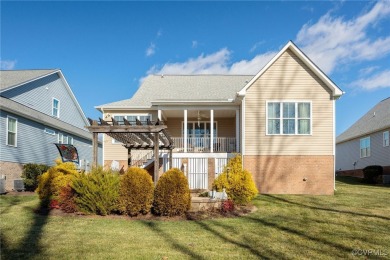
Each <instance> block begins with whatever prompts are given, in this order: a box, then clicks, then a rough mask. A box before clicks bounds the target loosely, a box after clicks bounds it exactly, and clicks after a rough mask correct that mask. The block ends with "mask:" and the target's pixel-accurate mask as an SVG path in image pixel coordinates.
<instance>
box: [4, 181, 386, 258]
mask: <svg viewBox="0 0 390 260" xmlns="http://www.w3.org/2000/svg"><path fill="white" fill-rule="evenodd" d="M389 199H390V188H389V187H379V186H370V185H363V184H360V183H357V182H354V181H353V179H352V178H346V177H344V178H340V179H339V180H338V181H337V192H336V194H335V196H293V195H259V196H258V197H257V198H256V199H255V200H254V204H255V205H256V206H257V207H258V210H257V211H256V212H254V213H252V214H250V215H247V216H244V217H240V218H230V219H213V220H207V221H135V220H127V219H108V218H103V217H73V216H41V215H36V214H35V213H33V209H34V208H36V207H37V205H38V203H39V201H38V198H37V197H36V196H1V198H0V206H1V259H162V258H165V259H166V258H167V259H185V258H195V259H220V258H232V259H233V258H234V259H237V258H239V259H247V258H252V259H253V258H263V259H319V258H321V259H340V258H343V259H344V258H347V259H348V258H349V259H353V258H357V257H360V258H362V259H363V258H367V257H368V258H383V259H388V258H390V235H389V234H390V214H389V213H390V204H389ZM353 250H361V251H357V252H358V253H360V254H361V256H354V255H353V254H352V251H353ZM362 250H373V251H372V252H371V255H369V256H367V255H366V256H364V255H363V254H364V253H365V251H362ZM377 253H380V254H381V255H380V256H378V255H375V254H377ZM385 254H387V255H385Z"/></svg>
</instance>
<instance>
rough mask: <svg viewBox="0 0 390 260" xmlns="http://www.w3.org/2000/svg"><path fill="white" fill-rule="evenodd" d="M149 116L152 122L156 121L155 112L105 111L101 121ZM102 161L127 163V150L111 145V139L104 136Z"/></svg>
mask: <svg viewBox="0 0 390 260" xmlns="http://www.w3.org/2000/svg"><path fill="white" fill-rule="evenodd" d="M143 114H151V115H152V120H156V118H157V111H150V110H110V111H107V110H105V113H104V114H103V119H105V120H111V117H112V116H118V115H143ZM103 143H104V146H103V147H104V160H105V161H109V160H116V161H122V160H123V161H124V160H125V161H127V157H128V156H127V149H126V148H124V147H123V146H122V145H121V144H113V143H112V138H111V137H109V136H108V135H104V142H103Z"/></svg>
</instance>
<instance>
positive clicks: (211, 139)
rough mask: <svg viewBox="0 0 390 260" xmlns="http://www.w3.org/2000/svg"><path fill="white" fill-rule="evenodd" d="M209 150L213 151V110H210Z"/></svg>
mask: <svg viewBox="0 0 390 260" xmlns="http://www.w3.org/2000/svg"><path fill="white" fill-rule="evenodd" d="M210 152H212V153H213V152H214V110H213V109H211V110H210Z"/></svg>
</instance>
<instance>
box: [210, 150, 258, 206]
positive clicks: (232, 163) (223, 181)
mask: <svg viewBox="0 0 390 260" xmlns="http://www.w3.org/2000/svg"><path fill="white" fill-rule="evenodd" d="M213 189H215V190H217V191H222V190H223V189H225V191H226V193H227V195H228V197H229V198H230V199H232V200H233V201H234V202H235V203H237V204H247V203H248V202H250V201H251V200H252V199H253V198H254V197H255V196H256V195H257V193H258V190H257V188H256V185H255V183H254V181H253V179H252V174H251V173H250V172H249V171H247V170H245V169H242V160H241V155H239V154H238V155H236V156H235V157H234V158H232V159H230V160H229V161H228V163H227V165H226V166H225V168H224V170H223V173H221V174H220V175H219V176H218V178H217V179H215V180H214V183H213Z"/></svg>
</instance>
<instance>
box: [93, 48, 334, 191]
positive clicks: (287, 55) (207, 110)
mask: <svg viewBox="0 0 390 260" xmlns="http://www.w3.org/2000/svg"><path fill="white" fill-rule="evenodd" d="M341 95H342V91H341V90H340V89H339V88H338V87H337V86H336V85H335V84H334V83H333V82H332V81H331V80H330V79H329V78H328V77H327V76H326V75H325V74H324V73H323V72H322V71H321V70H320V69H319V68H318V67H317V66H316V65H315V64H314V63H313V62H312V61H311V60H310V59H309V58H308V57H307V56H306V55H305V54H303V53H302V51H301V50H299V49H298V48H297V47H296V46H295V45H294V44H293V43H292V42H289V43H288V44H287V45H286V46H284V48H283V49H282V50H281V51H280V52H279V53H278V54H277V55H276V56H275V57H274V58H273V59H272V60H271V61H270V62H269V63H268V64H267V65H266V66H265V67H264V68H262V69H261V70H260V72H259V73H258V74H256V75H151V76H148V77H147V78H146V79H145V80H144V82H143V83H142V84H141V86H140V87H139V89H138V91H137V92H136V93H135V94H134V96H133V97H132V98H131V99H128V100H123V101H118V102H114V103H110V104H105V105H101V106H97V107H96V108H97V109H98V110H100V111H101V112H102V113H103V119H104V120H110V119H111V118H114V119H116V120H117V121H121V120H122V121H123V118H126V119H127V120H129V121H132V122H134V121H135V119H138V120H140V121H146V120H147V119H150V120H153V121H154V120H157V118H159V119H161V120H163V121H164V123H165V124H166V125H167V126H168V128H167V130H168V132H169V133H170V135H171V136H172V138H173V141H174V145H175V149H174V151H173V166H174V167H178V168H181V169H183V170H184V172H185V173H186V174H187V177H188V180H189V185H190V188H191V189H210V188H211V184H212V182H213V180H214V179H215V178H216V177H217V176H218V174H219V173H221V171H222V169H223V167H224V166H225V165H226V162H227V159H228V158H230V157H232V156H233V155H234V153H241V154H242V157H243V166H244V168H245V169H247V170H249V171H250V172H251V173H252V174H253V178H254V180H255V182H256V185H257V187H258V189H259V191H260V192H261V193H269V194H271V193H275V194H276V193H284V194H333V192H334V164H335V162H334V160H335V158H334V156H335V119H334V118H335V100H336V99H338V98H339V97H340V96H341ZM103 150H104V153H103V155H104V156H103V161H104V165H105V166H107V167H109V166H111V165H112V164H113V162H114V163H115V164H118V163H119V164H120V165H121V167H125V168H126V167H127V162H128V161H127V159H128V154H127V149H126V148H124V147H122V145H121V144H120V143H119V142H117V141H115V140H113V139H111V138H110V137H109V136H104V141H103ZM139 153H140V152H138V155H137V152H134V154H132V155H131V157H132V159H133V160H132V162H133V163H136V162H137V161H138V160H142V157H141V155H139ZM148 153H149V157H150V156H151V155H150V153H151V152H150V151H149V152H146V155H145V153H144V156H145V158H147V157H148ZM159 156H160V157H161V164H162V166H161V170H160V171H161V173H162V172H163V171H165V170H166V169H167V168H168V159H167V154H166V153H164V152H160V155H159ZM133 163H132V164H133Z"/></svg>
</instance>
